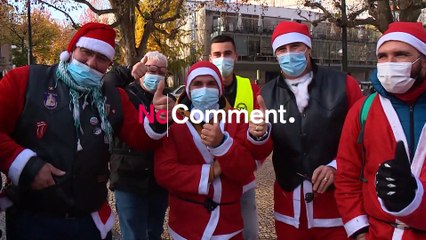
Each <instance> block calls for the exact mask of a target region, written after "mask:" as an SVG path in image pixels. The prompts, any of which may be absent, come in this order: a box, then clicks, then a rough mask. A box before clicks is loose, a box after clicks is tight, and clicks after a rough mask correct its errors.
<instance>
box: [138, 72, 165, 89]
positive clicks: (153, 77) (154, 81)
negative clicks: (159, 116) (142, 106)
mask: <svg viewBox="0 0 426 240" xmlns="http://www.w3.org/2000/svg"><path fill="white" fill-rule="evenodd" d="M162 80H164V76H161V75H157V74H151V73H147V74H145V76H144V77H143V86H144V87H145V88H146V89H147V90H148V91H150V92H154V91H155V90H157V86H158V83H160V81H162Z"/></svg>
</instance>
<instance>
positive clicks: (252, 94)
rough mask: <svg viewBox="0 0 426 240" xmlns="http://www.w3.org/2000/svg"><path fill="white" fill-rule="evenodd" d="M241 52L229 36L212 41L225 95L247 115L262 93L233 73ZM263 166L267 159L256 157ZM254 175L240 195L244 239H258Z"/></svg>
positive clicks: (212, 52) (214, 58) (254, 107)
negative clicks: (238, 51) (238, 52)
mask: <svg viewBox="0 0 426 240" xmlns="http://www.w3.org/2000/svg"><path fill="white" fill-rule="evenodd" d="M237 58H238V54H237V51H236V48H235V42H234V39H233V38H232V37H230V36H226V35H219V36H216V37H214V38H213V39H212V40H211V42H210V62H212V63H213V64H214V65H216V67H217V68H218V69H219V71H220V73H221V75H222V78H223V84H224V86H225V92H224V96H225V97H226V99H227V100H228V102H229V103H230V105H231V106H232V107H233V108H235V109H239V110H246V111H247V112H248V114H249V115H248V116H250V113H251V111H252V110H253V109H257V108H258V104H257V100H256V97H257V96H258V95H259V94H260V89H259V87H258V86H257V85H256V84H254V83H251V81H250V79H248V78H245V77H241V76H239V75H236V74H234V65H235V62H236V61H237ZM257 160H260V161H256V164H258V165H260V164H261V162H263V161H264V160H265V159H257ZM255 188H256V182H255V176H254V173H253V176H252V177H251V179H250V181H248V182H247V183H246V185H245V186H244V189H243V196H242V197H241V214H242V216H243V220H244V231H243V235H244V239H246V240H251V239H256V240H257V239H258V238H259V223H258V217H257V208H256V197H255V193H256V192H255Z"/></svg>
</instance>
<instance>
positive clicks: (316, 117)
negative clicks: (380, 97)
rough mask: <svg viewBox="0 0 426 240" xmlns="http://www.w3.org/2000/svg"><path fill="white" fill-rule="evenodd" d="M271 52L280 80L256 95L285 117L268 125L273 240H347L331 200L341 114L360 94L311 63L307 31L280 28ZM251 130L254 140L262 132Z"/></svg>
mask: <svg viewBox="0 0 426 240" xmlns="http://www.w3.org/2000/svg"><path fill="white" fill-rule="evenodd" d="M272 48H273V51H274V54H275V55H276V56H277V61H278V63H279V65H280V68H281V75H280V76H278V77H277V78H276V79H273V80H271V81H269V82H268V83H266V84H265V86H264V87H263V88H262V93H261V95H262V97H263V98H264V102H265V104H266V108H268V109H277V110H278V109H280V106H281V107H283V108H284V109H285V110H286V116H287V117H286V120H287V122H286V123H285V124H284V123H281V122H279V123H274V122H272V120H273V119H269V121H270V122H271V123H272V128H271V132H270V134H271V138H272V140H273V146H274V152H273V156H272V161H273V165H274V170H275V175H276V181H275V185H274V196H275V197H274V200H275V205H274V206H275V214H274V215H275V229H276V232H277V236H278V239H287V238H288V237H289V236H291V239H301V240H302V239H303V240H309V239H331V240H334V239H346V234H345V231H344V229H343V223H342V219H341V218H340V215H339V213H338V210H337V206H336V203H335V199H334V188H333V182H334V181H333V180H334V174H335V172H336V168H337V166H336V161H335V159H336V154H337V146H338V141H339V138H340V132H341V129H342V126H343V122H344V119H345V116H346V113H347V112H348V110H349V108H350V107H351V106H352V104H353V103H354V102H355V101H356V100H358V99H359V98H361V97H362V93H361V91H360V88H359V87H358V84H357V82H356V80H355V79H353V78H352V77H350V76H349V75H347V74H346V73H342V72H339V71H336V70H333V69H330V68H325V67H320V66H317V65H316V64H315V63H314V62H313V60H312V58H311V48H312V41H311V37H310V33H309V29H308V26H307V25H305V24H302V23H297V22H286V21H284V22H280V23H279V24H278V25H277V27H276V28H275V30H274V32H273V34H272ZM260 102H262V101H260ZM282 105H283V106H282ZM256 128H257V130H258V131H257V132H256ZM250 129H251V130H253V131H250V133H251V134H252V135H254V136H259V135H262V134H263V133H264V132H265V131H266V126H264V124H263V125H259V126H257V127H255V128H250Z"/></svg>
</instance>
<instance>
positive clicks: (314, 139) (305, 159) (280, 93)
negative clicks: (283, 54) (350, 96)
mask: <svg viewBox="0 0 426 240" xmlns="http://www.w3.org/2000/svg"><path fill="white" fill-rule="evenodd" d="M308 91H309V95H310V99H309V104H308V106H307V107H306V108H305V110H304V112H303V113H299V110H298V108H297V105H296V100H295V96H294V94H293V92H292V91H291V90H290V89H289V87H288V85H287V83H286V82H285V81H284V79H283V77H282V76H279V77H278V78H276V79H274V80H272V81H270V82H268V83H267V84H266V85H265V86H264V87H263V88H262V96H263V98H264V100H265V103H266V107H267V108H268V109H279V107H280V105H283V106H284V109H285V110H286V115H285V119H286V120H287V123H286V124H280V123H278V124H272V132H271V134H272V135H271V136H272V139H273V142H274V153H273V156H272V161H273V165H274V169H275V174H276V179H277V181H278V183H279V184H280V186H281V187H282V188H283V189H284V190H286V191H292V190H293V189H294V188H295V187H297V186H298V185H299V184H300V183H302V182H303V180H304V178H303V177H301V176H299V175H297V174H296V173H300V174H303V175H306V176H308V177H309V178H311V177H312V173H313V171H314V170H315V169H316V168H317V167H318V166H320V165H326V164H328V163H329V162H331V161H332V160H333V159H335V157H336V154H337V147H338V144H339V138H340V133H341V131H342V127H343V122H344V120H345V116H346V113H347V111H348V107H347V100H346V74H344V73H342V72H338V71H335V70H332V69H330V68H323V67H317V66H316V65H314V66H313V79H312V82H311V83H310V84H309V86H308ZM290 117H293V118H294V119H295V121H294V123H290V122H289V118H290ZM270 120H272V119H270Z"/></svg>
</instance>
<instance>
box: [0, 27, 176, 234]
mask: <svg viewBox="0 0 426 240" xmlns="http://www.w3.org/2000/svg"><path fill="white" fill-rule="evenodd" d="M114 41H115V31H114V30H113V29H112V28H111V27H109V26H108V25H105V24H101V23H88V24H86V25H84V26H82V27H81V28H80V29H79V30H78V31H77V33H76V34H75V35H74V37H73V38H72V40H71V42H70V43H69V45H68V48H67V51H66V52H64V53H63V54H61V61H60V62H59V64H57V65H53V66H41V65H31V66H24V67H20V68H16V69H13V70H11V71H9V72H8V73H7V74H6V76H5V77H4V78H3V80H2V81H1V83H0V105H1V106H2V107H1V108H0V142H1V144H0V169H1V171H2V172H3V173H5V174H7V175H8V177H9V179H10V184H9V187H8V194H9V197H10V198H11V199H12V201H13V203H14V206H13V207H11V208H9V209H8V210H7V214H6V225H7V238H8V239H105V238H107V239H111V234H110V230H111V228H112V225H113V224H114V219H113V216H112V214H111V210H110V208H109V206H108V205H107V201H106V200H107V188H106V182H107V181H108V160H109V156H110V152H109V150H110V147H111V143H112V142H111V141H112V139H113V137H114V136H119V137H120V138H121V139H122V140H124V141H125V142H126V143H127V144H129V145H130V146H132V147H134V148H136V149H141V150H149V149H152V148H153V147H154V146H155V141H154V140H156V139H160V138H161V137H162V136H164V135H165V134H166V133H165V130H166V127H164V126H163V124H161V122H164V121H162V120H161V119H162V118H165V117H166V116H165V112H166V110H164V109H165V107H166V104H167V103H168V101H169V100H168V99H167V97H166V96H163V95H162V91H161V90H162V89H161V88H164V84H163V85H161V86H159V87H158V89H159V90H158V92H156V93H155V96H154V100H153V104H154V106H155V108H156V109H157V110H159V111H158V112H159V114H163V115H161V116H160V118H159V119H160V120H159V121H156V122H153V123H149V122H148V121H147V120H146V118H145V119H141V122H140V121H139V119H138V113H137V110H136V109H135V107H134V106H133V104H132V103H131V102H130V100H129V99H128V97H127V95H126V93H125V92H124V91H123V90H120V89H117V88H115V87H114V86H110V85H108V84H103V81H102V78H103V75H104V74H105V72H106V70H107V68H108V67H109V66H110V65H111V63H112V60H113V57H114V53H115V51H114V45H115V44H114ZM169 104H170V103H169ZM160 121H161V122H160Z"/></svg>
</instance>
